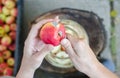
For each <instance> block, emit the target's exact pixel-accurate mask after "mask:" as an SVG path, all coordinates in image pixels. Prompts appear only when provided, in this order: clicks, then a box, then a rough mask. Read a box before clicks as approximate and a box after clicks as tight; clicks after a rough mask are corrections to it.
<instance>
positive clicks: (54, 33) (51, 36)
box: [39, 22, 66, 46]
mask: <svg viewBox="0 0 120 78" xmlns="http://www.w3.org/2000/svg"><path fill="white" fill-rule="evenodd" d="M39 37H40V39H41V40H43V41H44V42H45V43H46V44H52V45H53V46H58V45H59V44H60V41H61V40H62V39H63V38H65V37H66V33H65V27H64V25H63V24H62V23H56V22H48V23H46V24H44V25H43V27H42V28H41V30H40V33H39Z"/></svg>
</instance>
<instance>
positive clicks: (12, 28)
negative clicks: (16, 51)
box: [10, 23, 17, 31]
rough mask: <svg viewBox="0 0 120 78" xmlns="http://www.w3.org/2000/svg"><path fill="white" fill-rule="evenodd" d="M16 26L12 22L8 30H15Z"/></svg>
mask: <svg viewBox="0 0 120 78" xmlns="http://www.w3.org/2000/svg"><path fill="white" fill-rule="evenodd" d="M16 27H17V25H16V23H13V24H11V25H10V30H11V31H16V29H17V28H16Z"/></svg>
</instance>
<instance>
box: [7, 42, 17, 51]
mask: <svg viewBox="0 0 120 78" xmlns="http://www.w3.org/2000/svg"><path fill="white" fill-rule="evenodd" d="M15 48H16V46H15V43H13V44H11V45H9V46H8V49H9V50H10V51H15Z"/></svg>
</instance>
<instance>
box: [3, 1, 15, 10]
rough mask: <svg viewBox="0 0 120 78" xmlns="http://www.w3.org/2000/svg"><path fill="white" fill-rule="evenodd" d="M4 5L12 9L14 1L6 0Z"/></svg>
mask: <svg viewBox="0 0 120 78" xmlns="http://www.w3.org/2000/svg"><path fill="white" fill-rule="evenodd" d="M4 5H5V7H7V8H8V9H12V8H14V7H15V5H16V3H15V1H13V0H6V1H5V4H4Z"/></svg>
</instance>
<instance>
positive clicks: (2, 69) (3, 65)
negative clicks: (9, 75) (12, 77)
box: [0, 62, 8, 72]
mask: <svg viewBox="0 0 120 78" xmlns="http://www.w3.org/2000/svg"><path fill="white" fill-rule="evenodd" d="M7 67H8V65H7V63H5V62H3V63H1V64H0V72H3V71H4V70H5V68H7Z"/></svg>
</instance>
